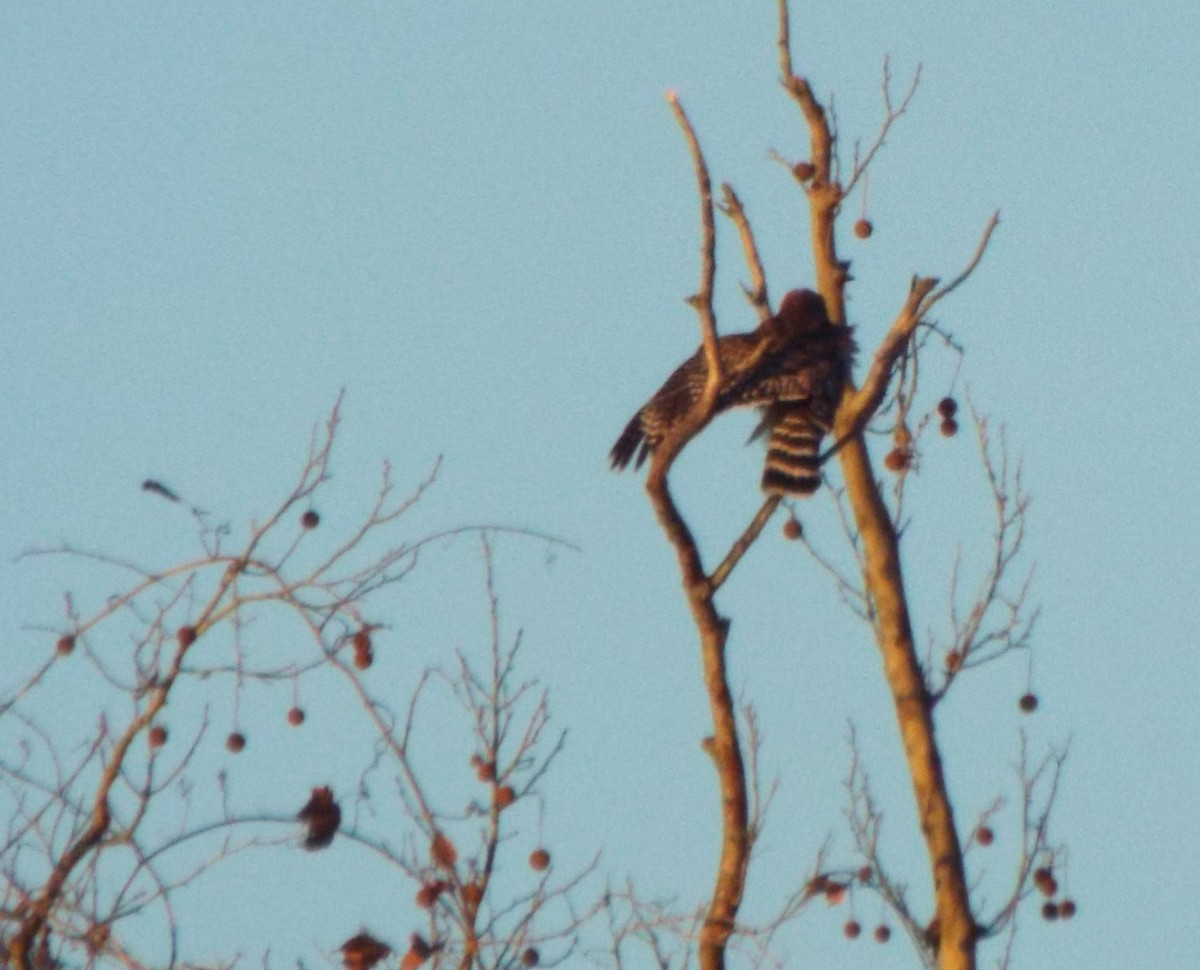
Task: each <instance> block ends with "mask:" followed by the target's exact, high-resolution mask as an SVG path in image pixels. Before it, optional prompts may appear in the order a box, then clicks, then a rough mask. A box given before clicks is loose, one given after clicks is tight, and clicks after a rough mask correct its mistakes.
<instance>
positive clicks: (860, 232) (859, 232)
mask: <svg viewBox="0 0 1200 970" xmlns="http://www.w3.org/2000/svg"><path fill="white" fill-rule="evenodd" d="M874 231H875V227H874V226H873V225H871V220H870V219H859V220H858V222H856V223H855V224H854V235H856V236H858V238H859V239H870V238H871V233H873V232H874Z"/></svg>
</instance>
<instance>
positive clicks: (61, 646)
mask: <svg viewBox="0 0 1200 970" xmlns="http://www.w3.org/2000/svg"><path fill="white" fill-rule="evenodd" d="M54 649H55V650H56V651H58V655H59V656H60V657H66V656H69V655H70V654H72V653H74V652H75V636H74V634H71V633H68V634H65V635H64V636H61V637H59V638H58V643H56V644H55V645H54Z"/></svg>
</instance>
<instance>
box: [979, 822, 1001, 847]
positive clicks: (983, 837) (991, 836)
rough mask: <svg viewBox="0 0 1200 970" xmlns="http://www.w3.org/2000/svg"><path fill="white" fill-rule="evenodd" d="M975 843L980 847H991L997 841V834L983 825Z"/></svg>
mask: <svg viewBox="0 0 1200 970" xmlns="http://www.w3.org/2000/svg"><path fill="white" fill-rule="evenodd" d="M975 841H976V842H978V843H979V844H980V845H991V844H992V843H993V842H995V841H996V833H995V832H993V831H992V830H991V829H990V828H988V826H986V825H981V826H980V827H979V830H978V831H977V832H976V833H975Z"/></svg>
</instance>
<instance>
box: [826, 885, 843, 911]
mask: <svg viewBox="0 0 1200 970" xmlns="http://www.w3.org/2000/svg"><path fill="white" fill-rule="evenodd" d="M845 898H846V887H845V885H844V884H842V883H840V882H831V883H830V884H829V885H828V887H827V888H826V889H825V902H827V903H828V904H829V905H830V906H837V905H839V904H840V903H841V902H842V900H843V899H845Z"/></svg>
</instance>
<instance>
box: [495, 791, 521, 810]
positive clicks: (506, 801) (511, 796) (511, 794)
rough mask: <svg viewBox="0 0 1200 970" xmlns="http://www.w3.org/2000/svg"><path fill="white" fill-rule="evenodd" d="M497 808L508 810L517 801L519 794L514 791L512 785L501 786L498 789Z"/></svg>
mask: <svg viewBox="0 0 1200 970" xmlns="http://www.w3.org/2000/svg"><path fill="white" fill-rule="evenodd" d="M495 797H496V807H497V808H508V806H509V805H511V804H512V803H513V802H515V801H516V800H517V793H516V792H515V791H513V788H512V785H501V786H500V787H499V788H497V789H496V796H495Z"/></svg>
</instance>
